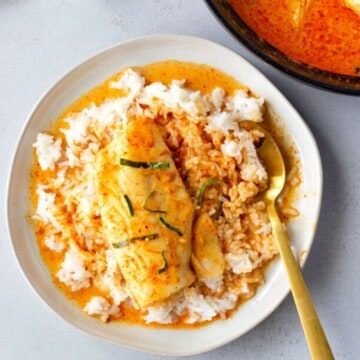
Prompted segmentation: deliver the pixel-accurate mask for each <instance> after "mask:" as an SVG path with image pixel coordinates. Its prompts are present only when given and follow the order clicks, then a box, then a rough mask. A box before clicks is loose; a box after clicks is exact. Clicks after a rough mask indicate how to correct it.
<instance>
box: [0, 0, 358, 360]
mask: <svg viewBox="0 0 360 360" xmlns="http://www.w3.org/2000/svg"><path fill="white" fill-rule="evenodd" d="M157 33H178V34H188V35H194V36H200V37H204V38H207V39H210V40H213V41H216V42H219V43H220V44H222V45H225V46H227V47H229V48H231V49H232V50H235V51H236V52H238V53H239V54H241V55H242V56H244V57H245V58H247V59H248V60H249V61H251V62H252V63H253V64H254V65H255V66H256V67H257V68H258V69H259V70H260V71H262V72H263V73H264V74H265V75H266V76H267V77H268V78H269V79H270V80H271V81H273V82H274V84H275V85H276V86H277V87H278V88H279V89H280V90H281V91H282V92H283V93H284V95H285V96H286V97H287V98H288V99H289V100H290V101H291V102H292V104H293V105H294V106H295V108H296V109H297V110H298V111H299V112H300V114H301V115H302V116H303V117H304V119H305V121H306V122H307V123H308V125H309V126H310V128H311V130H312V131H313V133H314V135H315V138H316V140H317V142H318V145H319V148H320V153H321V156H322V160H323V166H324V197H323V206H322V211H321V216H320V221H319V225H318V231H317V234H316V237H315V240H314V245H313V248H312V252H311V254H310V256H309V258H308V261H307V264H306V266H305V269H304V276H305V279H306V281H307V284H308V286H309V289H310V292H311V294H312V296H313V299H314V302H315V305H316V307H317V310H318V313H319V316H320V318H321V320H322V323H323V326H324V328H325V331H326V333H327V336H328V338H329V341H330V343H331V346H332V348H333V351H334V354H335V357H336V359H358V358H359V356H360V355H359V354H360V345H359V344H360V343H359V339H360V325H359V324H360V311H359V305H358V304H359V302H360V300H359V297H360V290H359V289H360V283H359V278H360V276H359V273H360V266H359V263H360V262H359V260H358V256H359V254H360V246H359V244H360V221H359V213H360V206H359V205H360V203H359V198H360V186H359V181H360V151H359V143H360V142H359V136H360V97H351V96H345V95H339V94H334V93H329V92H326V91H323V90H319V89H315V88H312V87H310V86H308V85H305V84H303V83H300V82H298V81H296V80H293V79H290V78H288V77H287V76H285V75H284V74H282V73H280V72H279V71H277V70H275V69H274V68H272V67H270V66H269V65H266V64H264V63H263V62H262V61H261V60H259V59H258V58H256V57H255V56H253V55H252V54H250V53H249V52H248V51H247V50H246V49H245V48H244V47H242V46H241V45H239V44H238V43H237V42H236V41H235V40H234V39H233V38H232V37H231V36H230V35H229V34H228V33H227V32H226V31H225V30H224V29H223V28H222V27H221V26H220V25H219V24H218V22H217V21H216V20H215V18H214V17H213V16H212V14H211V13H210V11H209V10H208V8H207V6H206V5H205V3H204V2H203V1H200V0H192V1H190V0H187V1H185V0H183V1H179V0H153V1H150V0H148V1H146V0H143V1H140V0H136V1H134V0H120V1H119V0H87V1H85V0H77V1H75V0H74V1H70V0H68V1H60V0H59V1H55V0H32V1H29V0H7V1H6V0H0V159H1V169H2V171H1V172H0V189H1V191H0V197H1V203H2V204H5V188H6V178H7V174H8V170H9V165H10V160H11V156H12V153H13V151H14V149H15V144H16V141H17V138H18V136H19V134H20V130H21V128H22V126H23V125H24V121H25V119H26V117H27V115H28V113H29V112H30V110H31V109H32V107H33V105H34V104H35V102H36V101H37V100H38V98H39V97H40V96H41V95H42V94H43V93H44V92H45V91H46V90H47V89H48V87H49V86H50V85H51V84H52V83H53V82H54V81H55V80H57V79H58V78H59V77H60V76H61V75H63V73H64V72H66V71H67V70H69V69H70V68H71V67H73V66H74V65H77V64H78V63H80V62H81V61H83V60H85V59H86V58H88V57H89V56H91V55H93V54H94V53H96V52H98V51H100V50H102V49H103V48H105V47H108V46H111V45H113V44H115V43H118V42H121V41H124V40H128V39H130V38H133V37H137V36H142V35H149V34H157ZM170 55H171V54H169V56H170ZM0 227H1V228H0V234H1V235H0V236H1V237H0V289H1V296H0V359H4V360H8V359H9V360H13V359H16V360H17V359H21V360H22V359H54V360H55V359H73V358H74V359H78V360H82V359H86V360H91V359H141V360H153V359H157V358H162V359H165V358H164V357H159V356H155V355H149V354H144V353H140V352H136V351H133V350H128V349H125V348H121V347H119V346H115V345H112V344H108V343H105V342H103V341H100V340H97V339H94V338H93V337H90V336H89V335H86V334H84V333H82V332H80V331H79V330H77V329H75V328H73V327H71V326H70V325H68V324H67V323H65V322H64V321H63V320H61V319H60V318H59V317H58V316H57V315H56V314H54V313H53V312H52V311H51V310H49V309H48V308H47V307H46V306H45V305H44V304H43V303H42V302H41V301H40V300H39V299H38V297H37V296H36V295H35V294H34V293H33V291H32V290H31V289H30V287H29V286H28V285H27V283H26V281H25V280H24V278H23V276H22V274H21V272H20V270H19V268H18V266H17V264H16V261H15V258H14V256H13V254H12V251H11V245H10V240H9V238H8V235H7V232H6V226H5V220H4V206H2V207H1V214H0ZM140 340H141V339H140ZM164 341H166V339H164ZM184 346H186V344H184ZM196 358H197V359H210V360H215V359H222V360H226V359H236V358H241V359H250V360H251V359H257V360H260V359H286V360H292V359H296V360H297V359H299V360H300V359H301V360H302V359H309V358H310V357H309V354H308V350H307V347H306V343H305V340H304V337H303V334H302V330H301V326H300V324H299V321H298V318H297V314H296V311H295V307H294V304H293V300H292V298H291V296H289V297H287V298H286V300H285V301H284V302H283V303H282V304H281V305H280V307H279V308H278V309H277V310H276V311H275V312H274V313H273V314H272V315H271V316H270V317H269V318H268V319H266V320H265V321H264V322H263V323H261V324H260V325H259V326H257V327H256V328H255V329H253V330H252V331H250V332H249V333H248V334H246V335H245V336H243V337H241V338H239V339H238V340H236V341H234V342H232V343H230V344H229V345H226V346H224V347H223V348H221V349H218V350H215V351H213V352H210V353H207V354H204V355H200V356H197V357H196Z"/></svg>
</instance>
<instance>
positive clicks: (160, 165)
mask: <svg viewBox="0 0 360 360" xmlns="http://www.w3.org/2000/svg"><path fill="white" fill-rule="evenodd" d="M120 165H125V166H131V167H133V168H138V169H139V168H142V169H169V168H170V163H169V162H168V161H164V162H161V161H150V162H144V161H133V160H128V159H124V158H120Z"/></svg>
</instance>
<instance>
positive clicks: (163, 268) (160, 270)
mask: <svg viewBox="0 0 360 360" xmlns="http://www.w3.org/2000/svg"><path fill="white" fill-rule="evenodd" d="M161 256H162V258H163V260H164V265H163V266H162V267H161V268H160V269H159V270H158V274H161V273H163V272H164V271H165V270H166V269H167V268H168V266H169V265H168V262H167V261H166V258H165V253H164V250H163V251H162V252H161Z"/></svg>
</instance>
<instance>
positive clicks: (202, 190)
mask: <svg viewBox="0 0 360 360" xmlns="http://www.w3.org/2000/svg"><path fill="white" fill-rule="evenodd" d="M219 181H222V180H221V179H217V178H211V179H209V180H206V181H205V182H204V183H203V185H202V186H201V189H200V191H199V195H198V197H197V200H196V205H198V206H201V204H202V201H203V196H204V193H205V190H206V189H207V187H208V186H210V185H212V184H215V183H217V182H219Z"/></svg>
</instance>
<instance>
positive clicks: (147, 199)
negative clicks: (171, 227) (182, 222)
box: [143, 191, 167, 214]
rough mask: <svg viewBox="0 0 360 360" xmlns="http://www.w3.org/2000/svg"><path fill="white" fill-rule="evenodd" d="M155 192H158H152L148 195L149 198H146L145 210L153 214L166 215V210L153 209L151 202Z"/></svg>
mask: <svg viewBox="0 0 360 360" xmlns="http://www.w3.org/2000/svg"><path fill="white" fill-rule="evenodd" d="M155 192H156V191H152V192H151V193H150V194H149V195H148V197H147V198H146V200H145V203H144V205H143V208H144V209H145V210H147V211H150V212H152V213H159V214H166V213H167V211H165V210H161V209H154V208H152V206H151V204H150V202H151V197H152V195H154V194H155Z"/></svg>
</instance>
